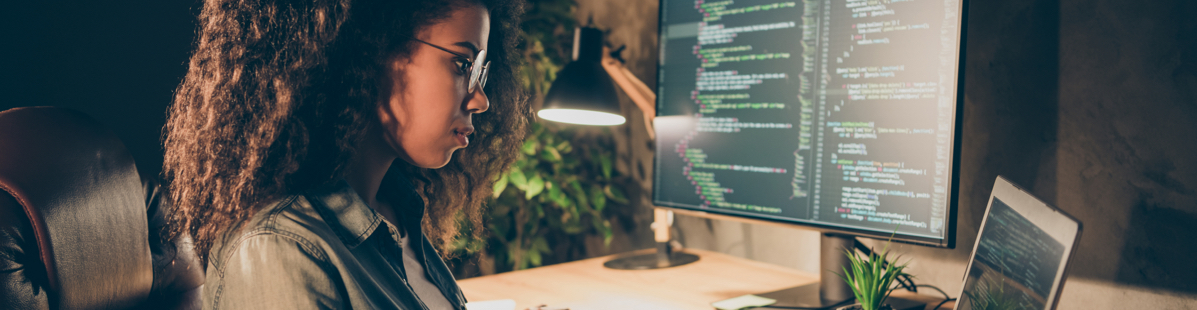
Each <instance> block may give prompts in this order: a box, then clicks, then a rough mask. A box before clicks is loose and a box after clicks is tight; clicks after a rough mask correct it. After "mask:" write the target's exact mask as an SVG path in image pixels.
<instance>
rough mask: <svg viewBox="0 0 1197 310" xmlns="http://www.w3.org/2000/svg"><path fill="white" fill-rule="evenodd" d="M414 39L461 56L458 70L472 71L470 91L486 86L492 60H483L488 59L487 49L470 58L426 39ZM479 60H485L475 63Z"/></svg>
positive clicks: (467, 88)
mask: <svg viewBox="0 0 1197 310" xmlns="http://www.w3.org/2000/svg"><path fill="white" fill-rule="evenodd" d="M412 40H416V42H420V43H424V44H428V46H431V47H435V48H436V49H438V50H442V51H445V52H446V53H449V54H453V55H455V56H457V57H460V60H458V68H457V70H459V71H460V72H461V73H462V74H465V73H466V72H469V73H470V84H468V85H469V86H468V87H466V91H467V92H468V93H473V92H474V89H475V88H474V86H478V88H482V87H486V75H487V73H490V62H489V61H486V62H483V61H485V60H486V50H481V51H478V56H474V59H473V60H470V57H469V56H467V55H464V54H461V53H457V52H454V51H450V50H449V49H446V48H444V47H440V46H437V45H436V44H432V43H428V42H424V40H420V39H415V38H413V39H412ZM479 62H483V65H481V66H475V65H474V64H476V63H479Z"/></svg>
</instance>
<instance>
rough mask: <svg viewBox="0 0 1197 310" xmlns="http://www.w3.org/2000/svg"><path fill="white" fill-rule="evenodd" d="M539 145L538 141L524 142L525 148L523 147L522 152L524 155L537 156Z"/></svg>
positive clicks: (529, 140)
mask: <svg viewBox="0 0 1197 310" xmlns="http://www.w3.org/2000/svg"><path fill="white" fill-rule="evenodd" d="M539 144H540V142H539V141H536V139H528V140H524V146H523V147H521V148H520V150H521V151H524V154H527V155H536V147H537V145H539Z"/></svg>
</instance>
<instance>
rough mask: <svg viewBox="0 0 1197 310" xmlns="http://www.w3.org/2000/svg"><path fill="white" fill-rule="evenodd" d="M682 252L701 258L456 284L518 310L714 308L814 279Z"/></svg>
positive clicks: (593, 262) (584, 264)
mask: <svg viewBox="0 0 1197 310" xmlns="http://www.w3.org/2000/svg"><path fill="white" fill-rule="evenodd" d="M651 251H653V250H651V249H650V250H642V251H637V252H641V253H651ZM686 252H689V253H693V254H697V255H698V256H699V257H701V258H700V259H699V260H698V262H696V263H692V264H688V265H683V266H678V267H672V268H664V269H655V270H615V269H607V268H604V267H603V262H605V261H607V260H609V259H611V258H612V257H613V256H607V257H598V258H591V259H586V260H580V261H575V262H569V263H564V264H557V265H552V266H544V267H538V268H532V269H527V270H521V271H514V272H507V273H500V274H495V275H489V276H483V277H477V278H471V279H465V280H461V281H458V285H460V286H461V289H462V291H463V293H464V294H465V296H466V298H467V299H468V300H473V301H482V300H494V299H514V300H515V304H516V309H517V310H524V309H525V308H532V309H535V307H536V306H538V305H542V304H544V305H549V306H552V307H563V308H564V307H568V308H569V309H570V310H607V309H653V310H662V309H694V310H699V309H702V310H710V309H714V308H713V307H711V302H714V301H718V300H723V299H728V298H732V297H736V296H740V295H746V294H759V293H765V292H771V291H776V290H780V289H784V288H788V287H794V286H799V285H804V284H810V283H815V282H817V281H818V280H819V278H818V276H815V275H811V274H808V273H804V272H801V271H797V270H793V269H788V268H783V267H779V266H775V265H770V264H766V263H761V262H756V261H752V260H747V259H743V258H738V257H734V256H730V255H726V254H721V253H715V252H709V251H702V250H694V249H686ZM899 295H901V296H903V297H909V298H911V299H919V300H922V301H924V302H929V303H931V304H930V305H929V306H928V307H930V306H934V304H936V303H939V299H937V298H935V297H932V296H927V295H914V296H913V297H911V296H910V294H902V293H898V292H895V293H894V296H899ZM949 306H950V303H949ZM941 309H951V308H950V307H947V306H945V307H944V308H941Z"/></svg>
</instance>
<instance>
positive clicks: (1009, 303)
mask: <svg viewBox="0 0 1197 310" xmlns="http://www.w3.org/2000/svg"><path fill="white" fill-rule="evenodd" d="M981 232H982V233H981V236H980V238H978V242H977V248H976V252H975V254H974V255H973V263H972V266H971V268H970V270H969V272H968V276H967V277H966V278H965V282H964V294H962V295H961V296H960V302H958V303H957V305H958V306H957V307H956V309H978V310H980V309H1047V307H1046V306H1047V301H1048V300H1047V299H1048V296H1049V295H1050V294H1051V291H1052V288H1053V284H1054V282H1055V279H1056V275H1057V273H1058V271H1059V268H1060V264H1061V262H1062V261H1063V259H1064V254H1065V246H1064V244H1063V243H1061V242H1060V241H1058V240H1056V239H1055V238H1052V236H1051V235H1050V234H1048V233H1047V232H1046V231H1044V230H1043V229H1041V228H1040V227H1038V226H1036V225H1035V224H1034V223H1032V222H1031V221H1030V220H1028V219H1027V218H1026V217H1024V216H1023V215H1021V214H1019V213H1018V212H1017V211H1015V210H1014V209H1012V208H1010V206H1009V205H1007V204H1006V203H1005V202H1002V200H1001V199H998V198H997V197H994V198H993V202H992V203H991V205H990V207H989V213H988V214H987V215H986V220H985V224H984V227H983V229H982V230H981Z"/></svg>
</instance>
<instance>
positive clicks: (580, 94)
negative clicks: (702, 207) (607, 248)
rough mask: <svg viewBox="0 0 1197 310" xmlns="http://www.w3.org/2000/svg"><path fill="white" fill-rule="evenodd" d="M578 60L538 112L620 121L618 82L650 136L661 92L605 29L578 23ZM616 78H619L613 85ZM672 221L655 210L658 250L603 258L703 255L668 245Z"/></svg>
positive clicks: (629, 260) (624, 260)
mask: <svg viewBox="0 0 1197 310" xmlns="http://www.w3.org/2000/svg"><path fill="white" fill-rule="evenodd" d="M573 48H574V49H573V61H572V62H570V63H569V64H567V65H565V68H562V69H561V72H559V73H557V79H556V80H554V81H553V84H552V85H550V86H549V93H548V94H546V95H545V99H544V102H545V103H544V108H542V109H541V110H540V112H537V113H536V114H537V115H538V116H540V118H543V119H547V120H550V121H555V122H563V123H571V124H580V125H598V126H612V125H621V124H623V123H624V122H625V121H626V119H625V118H624V117H623V116H622V115H620V109H619V99H618V97H616V95H615V87H614V85H619V88H620V89H623V91H624V93H626V94H627V95H628V97H629V98H631V99H632V102H635V103H636V106H637V107H639V108H640V110H641V111H643V112H644V126H645V127H646V128H647V129H648V135H649V138H650V139H653V138H655V137H654V134H653V126H652V124H653V123H652V120H653V117H654V116H656V114H657V113H656V106H655V104H656V100H657V96H656V94H654V93H653V91H652V90H650V89H649V88H648V86H646V85H644V82H642V81H640V79H637V78H636V76H635V75H632V72H630V71H628V69H627V67H624V65H623V62H622V61H621V60H619V59H617V58H615V57H613V55H612V54H615V55H618V54H619V52H620V51H622V50H623V49H622V48H620V50H617V51H615V52H613V53H606V51H605V50H604V48H603V32H602V31H601V30H599V29H597V28H591V27H579V28H575V29H574V46H573ZM612 80H614V81H615V84H614V85H612V83H611V82H612ZM672 224H673V212H672V211H669V210H663V209H655V210H653V224H652V226H651V227H652V229H653V239H654V240H656V242H657V252H656V253H650V254H642V255H633V256H625V257H620V258H616V259H612V260H610V261H607V262H605V263H603V266H606V267H607V268H612V269H657V268H666V267H673V266H680V265H685V264H688V263H692V262H695V261H698V256H696V255H693V254H688V253H682V252H674V251H673V249H672V248H671V247H670V245H669V241H670V239H671V236H670V233H669V230H670V226H671V225H672Z"/></svg>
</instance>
